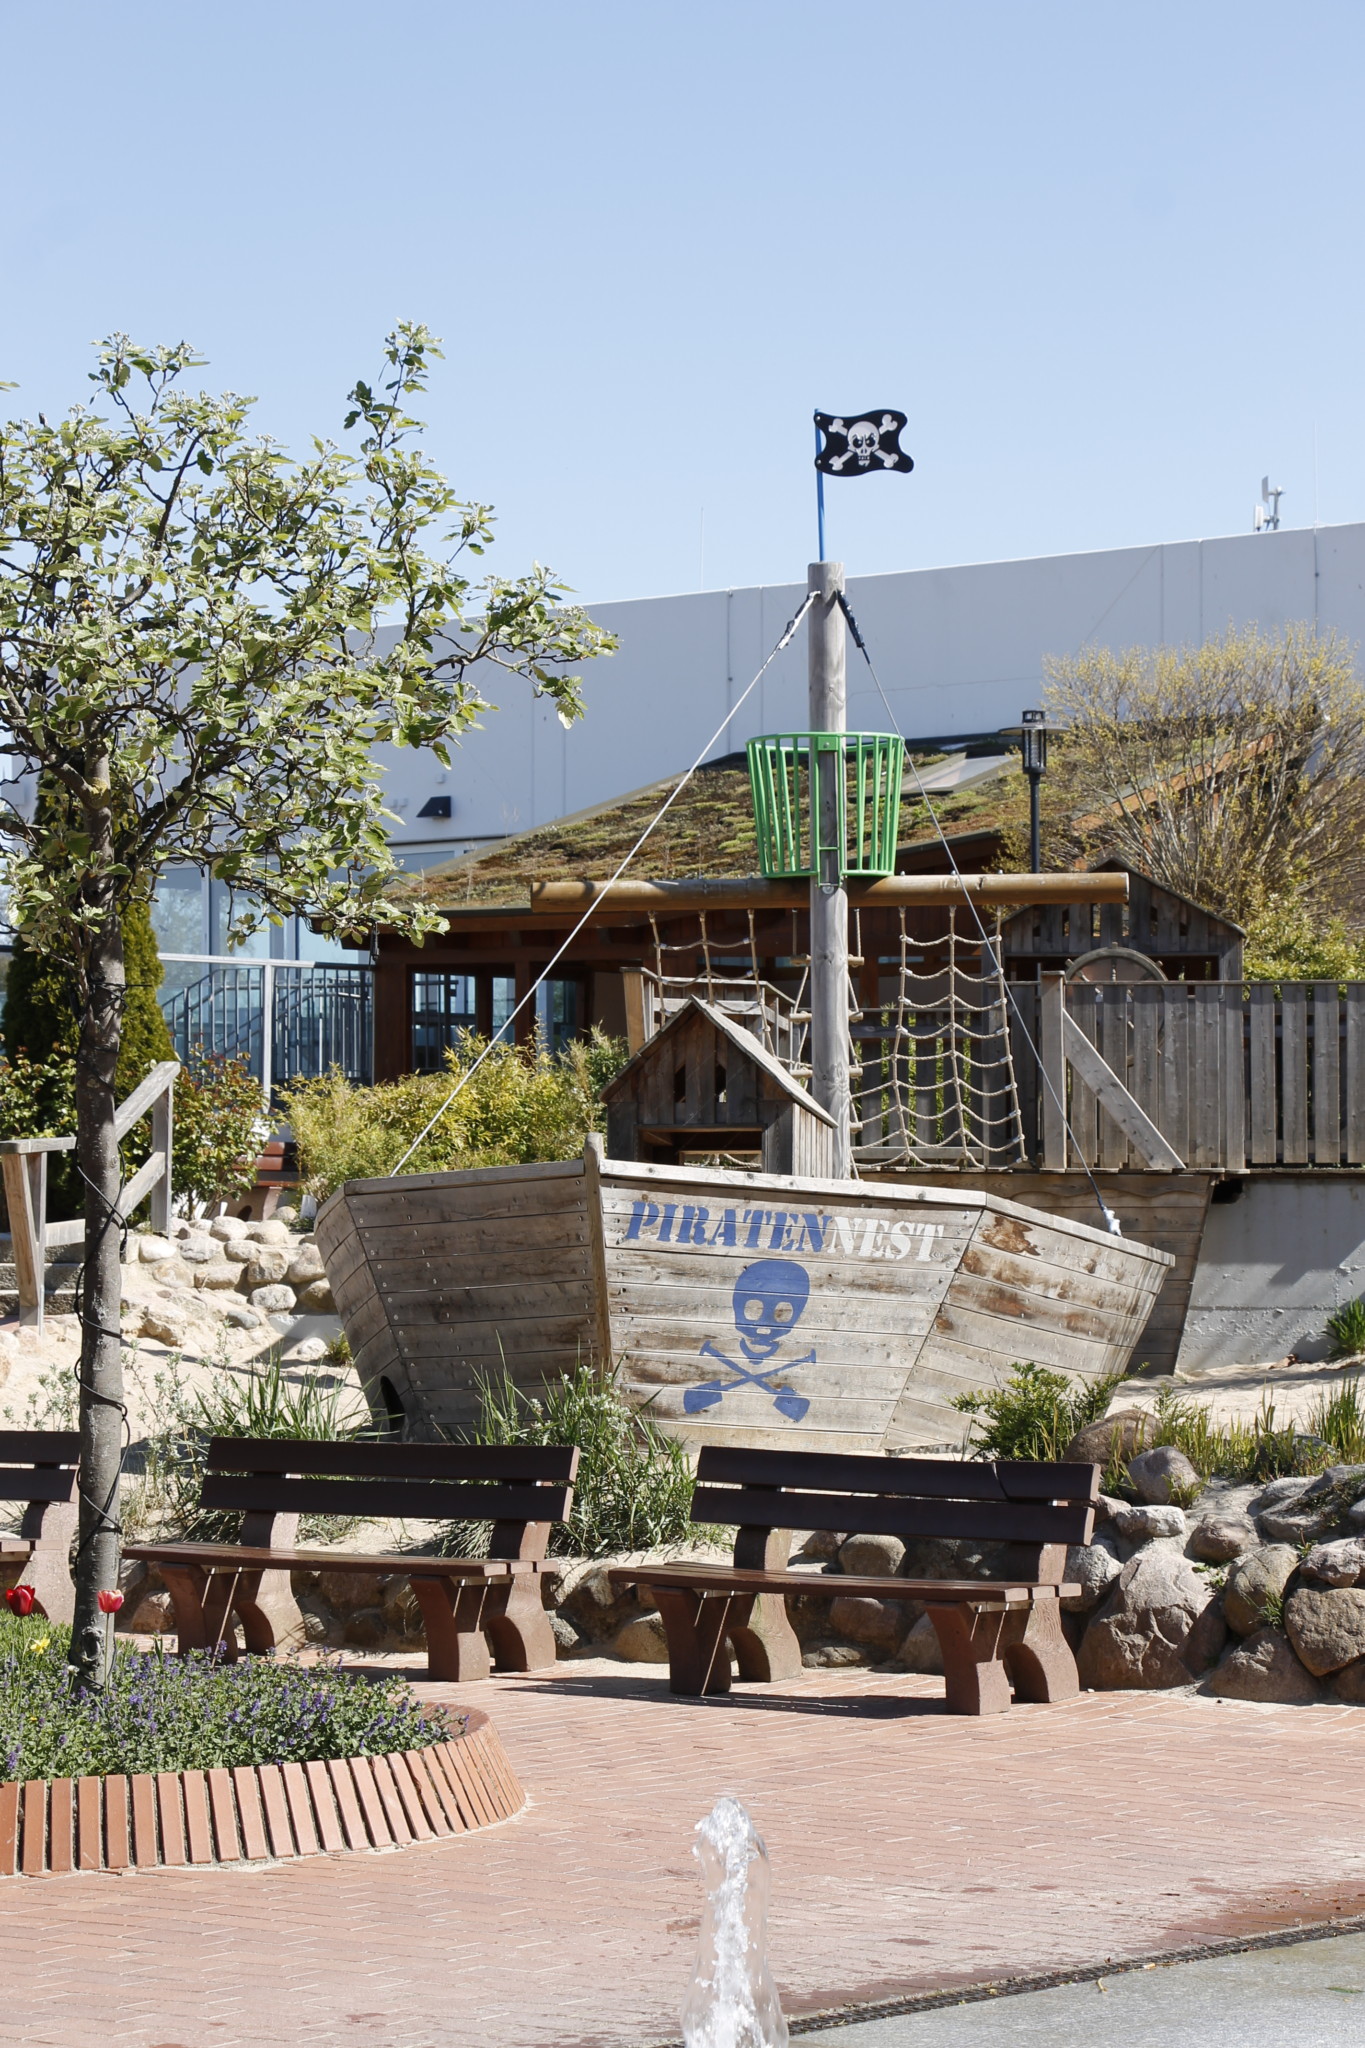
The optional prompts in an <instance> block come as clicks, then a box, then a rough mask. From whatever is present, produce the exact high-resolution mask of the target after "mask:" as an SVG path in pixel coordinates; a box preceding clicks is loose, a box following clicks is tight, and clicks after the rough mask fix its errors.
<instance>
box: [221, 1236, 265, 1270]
mask: <svg viewBox="0 0 1365 2048" xmlns="http://www.w3.org/2000/svg"><path fill="white" fill-rule="evenodd" d="M219 1250H220V1251H221V1253H222V1255H223V1257H224V1258H225V1259H226V1260H227V1261H228V1263H229V1264H230V1265H233V1266H249V1265H250V1264H251V1261H252V1260H253V1259H254V1258H255V1256H256V1254H257V1252H258V1251H259V1250H260V1246H259V1245H258V1244H253V1243H252V1242H251V1239H250V1238H249V1237H229V1238H228V1239H226V1240H225V1242H224V1243H223V1244H221V1245H220V1246H219Z"/></svg>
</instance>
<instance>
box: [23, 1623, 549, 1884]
mask: <svg viewBox="0 0 1365 2048" xmlns="http://www.w3.org/2000/svg"><path fill="white" fill-rule="evenodd" d="M69 1641H70V1631H69V1630H68V1629H66V1628H62V1627H58V1626H54V1625H53V1624H51V1623H48V1622H46V1621H44V1620H43V1619H42V1618H41V1617H40V1616H37V1615H28V1616H23V1617H20V1616H17V1615H10V1616H9V1617H7V1618H4V1619H0V1757H3V1761H4V1769H5V1780H6V1781H5V1782H0V1877H9V1876H15V1875H23V1876H30V1877H37V1876H42V1875H47V1874H57V1873H62V1872H70V1871H98V1870H126V1869H130V1868H132V1869H145V1868H148V1867H152V1866H156V1865H167V1864H169V1865H177V1864H178V1865H191V1866H192V1865H199V1866H212V1865H215V1864H223V1863H244V1862H245V1863H253V1862H264V1861H278V1860H280V1859H283V1858H291V1857H297V1856H317V1855H327V1854H336V1853H339V1852H342V1851H345V1850H361V1849H394V1848H406V1847H408V1846H409V1845H410V1844H412V1843H414V1842H421V1841H435V1840H437V1839H439V1838H441V1837H443V1836H451V1835H456V1834H463V1833H465V1832H467V1831H468V1830H470V1829H473V1828H481V1827H489V1826H491V1825H492V1824H493V1823H495V1822H496V1821H500V1820H507V1819H509V1818H510V1817H511V1816H512V1815H513V1814H514V1813H517V1812H518V1811H519V1810H520V1808H521V1807H522V1805H523V1804H524V1803H525V1794H524V1793H523V1791H522V1789H521V1786H520V1785H519V1784H518V1783H517V1780H516V1777H515V1775H514V1774H513V1772H512V1769H511V1766H510V1765H509V1764H508V1762H507V1759H506V1757H505V1755H504V1754H503V1750H502V1746H501V1744H500V1743H499V1741H498V1738H497V1735H496V1733H495V1732H494V1730H493V1727H492V1725H491V1723H490V1722H489V1720H488V1718H487V1716H486V1715H484V1714H458V1715H451V1714H449V1713H447V1712H446V1710H445V1709H444V1708H439V1707H438V1708H434V1709H433V1708H427V1709H424V1708H423V1707H422V1705H421V1703H420V1702H419V1701H418V1700H417V1698H416V1697H415V1695H414V1694H413V1693H412V1691H411V1689H410V1688H409V1687H408V1686H407V1685H406V1684H404V1683H403V1681H402V1680H401V1679H399V1678H398V1677H397V1676H395V1675H391V1674H385V1675H382V1676H380V1677H377V1678H371V1677H362V1676H356V1675H350V1676H348V1675H347V1674H345V1673H343V1672H341V1671H339V1670H338V1669H337V1668H336V1667H335V1665H333V1664H330V1663H326V1662H323V1663H317V1664H302V1663H300V1662H298V1661H297V1660H296V1659H293V1658H287V1659H279V1660H275V1659H268V1658H256V1657H252V1658H247V1659H244V1660H243V1661H241V1662H240V1663H236V1664H228V1663H224V1662H222V1661H221V1660H219V1659H217V1658H214V1657H210V1656H204V1655H195V1656H190V1657H186V1658H183V1659H182V1658H177V1657H169V1656H166V1655H165V1654H164V1653H163V1652H162V1651H161V1650H159V1649H156V1650H152V1651H139V1650H134V1649H132V1648H131V1647H129V1646H127V1645H124V1644H120V1645H119V1646H118V1647H117V1649H116V1652H115V1656H114V1663H113V1669H112V1672H111V1674H110V1681H109V1685H108V1687H107V1689H106V1691H105V1692H104V1693H102V1694H98V1695H96V1694H90V1693H82V1692H80V1691H78V1690H76V1689H75V1687H74V1686H73V1684H72V1681H71V1677H70V1674H69V1673H68V1671H67V1667H66V1656H67V1649H68V1646H69Z"/></svg>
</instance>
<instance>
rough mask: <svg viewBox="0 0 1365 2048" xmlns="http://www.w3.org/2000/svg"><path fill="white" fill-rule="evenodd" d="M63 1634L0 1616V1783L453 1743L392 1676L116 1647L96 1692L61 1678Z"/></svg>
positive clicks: (29, 1620) (433, 1714) (438, 1718)
mask: <svg viewBox="0 0 1365 2048" xmlns="http://www.w3.org/2000/svg"><path fill="white" fill-rule="evenodd" d="M69 1642H70V1630H69V1629H67V1628H65V1627H62V1626H59V1625H56V1624H53V1623H50V1622H47V1621H45V1620H43V1619H42V1617H41V1616H39V1615H29V1616H26V1617H23V1618H20V1617H19V1616H16V1615H8V1616H4V1617H0V1766H2V1767H3V1774H4V1776H5V1777H6V1778H23V1779H29V1778H57V1777H63V1778H74V1777H82V1776H99V1775H103V1774H105V1773H107V1772H110V1771H126V1772H147V1771H185V1770H201V1771H202V1770H211V1769H214V1768H218V1769H232V1768H233V1767H234V1766H238V1765H253V1764H285V1763H308V1762H316V1761H324V1762H325V1761H326V1760H327V1759H328V1758H331V1757H353V1756H387V1755H390V1754H392V1753H393V1752H395V1751H398V1750H416V1749H423V1748H425V1747H427V1746H428V1745H429V1744H432V1743H436V1742H440V1741H443V1740H445V1739H446V1738H447V1737H448V1736H449V1735H450V1734H451V1733H452V1732H454V1731H453V1730H452V1728H451V1726H450V1725H449V1721H448V1717H447V1715H446V1713H445V1711H444V1709H441V1708H437V1709H432V1710H424V1709H423V1708H422V1706H421V1705H420V1703H419V1702H418V1700H417V1699H416V1697H415V1696H414V1695H413V1693H412V1692H411V1690H410V1689H409V1687H408V1686H407V1685H406V1684H404V1683H403V1681H402V1680H401V1679H399V1678H398V1677H397V1676H396V1675H392V1674H385V1675H384V1676H382V1677H379V1678H373V1679H372V1678H368V1677H358V1676H347V1675H346V1674H345V1673H343V1672H341V1671H339V1670H338V1669H337V1668H336V1666H335V1665H334V1664H331V1663H327V1662H321V1663H314V1664H303V1663H300V1662H299V1661H297V1660H296V1659H294V1658H281V1659H274V1658H264V1657H247V1658H243V1659H241V1660H240V1661H239V1662H237V1663H234V1664H229V1663H225V1662H223V1661H221V1660H220V1659H217V1658H214V1657H211V1656H207V1655H203V1654H198V1655H191V1656H188V1657H183V1658H182V1657H171V1656H167V1655H166V1654H165V1652H164V1651H163V1650H162V1649H160V1648H159V1647H158V1648H156V1649H153V1650H135V1649H133V1648H131V1647H130V1646H129V1645H127V1644H124V1643H120V1644H119V1645H118V1646H117V1648H116V1651H115V1655H114V1662H113V1669H112V1671H111V1673H110V1677H109V1684H108V1687H107V1688H106V1690H105V1691H104V1692H103V1693H98V1694H96V1693H81V1692H78V1691H76V1690H75V1689H74V1688H73V1687H72V1684H71V1680H70V1677H69V1675H68V1672H67V1668H66V1659H67V1649H68V1645H69Z"/></svg>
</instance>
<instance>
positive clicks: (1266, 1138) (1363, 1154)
mask: <svg viewBox="0 0 1365 2048" xmlns="http://www.w3.org/2000/svg"><path fill="white" fill-rule="evenodd" d="M1012 994H1013V995H1014V997H1015V998H1016V1001H1017V1003H1018V1006H1019V1009H1020V1011H1021V1013H1022V1018H1021V1019H1020V1018H1016V1019H1014V1020H1013V1021H1012V1025H1011V1043H1012V1049H1013V1052H1014V1063H1015V1071H1016V1074H1017V1076H1018V1085H1019V1094H1020V1109H1021V1116H1022V1122H1023V1126H1024V1132H1025V1147H1026V1150H1027V1152H1028V1153H1029V1155H1030V1163H1032V1164H1036V1165H1041V1166H1044V1167H1051V1168H1064V1167H1066V1166H1069V1165H1075V1164H1077V1163H1079V1160H1084V1161H1085V1163H1086V1164H1087V1165H1089V1166H1095V1167H1110V1168H1118V1167H1125V1168H1129V1169H1133V1168H1137V1169H1145V1168H1149V1167H1158V1168H1161V1167H1163V1166H1164V1167H1165V1169H1166V1170H1171V1169H1172V1168H1174V1167H1177V1166H1186V1167H1195V1168H1212V1169H1215V1170H1219V1171H1223V1172H1230V1173H1236V1172H1242V1171H1245V1170H1246V1169H1247V1168H1248V1167H1271V1166H1280V1167H1345V1166H1365V982H1350V983H1348V984H1346V986H1345V988H1344V989H1342V988H1340V987H1339V986H1338V984H1337V983H1336V982H1330V981H1319V982H1285V983H1280V984H1278V985H1277V984H1274V983H1271V982H1237V981H1221V982H1182V981H1168V982H1141V983H1105V984H1100V985H1095V986H1091V985H1087V984H1084V983H1080V984H1077V983H1072V984H1070V985H1067V986H1065V987H1064V986H1063V984H1062V982H1061V978H1060V976H1045V977H1044V980H1043V984H1042V985H1041V986H1039V985H1037V984H1032V983H1020V984H1016V985H1015V986H1014V988H1013V989H1012ZM1063 1020H1065V1021H1063ZM1026 1031H1027V1033H1028V1034H1029V1035H1031V1036H1032V1037H1033V1039H1034V1041H1035V1043H1037V1044H1038V1046H1039V1047H1040V1049H1041V1051H1042V1055H1043V1063H1044V1065H1045V1067H1046V1069H1047V1072H1048V1073H1049V1074H1050V1075H1051V1077H1052V1081H1053V1086H1054V1087H1055V1088H1056V1089H1057V1090H1058V1092H1059V1093H1062V1094H1064V1096H1065V1099H1066V1102H1067V1116H1068V1120H1069V1122H1070V1126H1071V1133H1072V1140H1073V1141H1074V1143H1068V1141H1067V1136H1066V1132H1065V1129H1064V1127H1063V1124H1062V1119H1061V1117H1060V1114H1059V1113H1058V1111H1057V1109H1056V1106H1055V1103H1054V1101H1053V1099H1052V1097H1051V1094H1050V1091H1049V1090H1048V1089H1047V1088H1046V1087H1045V1086H1044V1085H1043V1084H1042V1082H1041V1080H1040V1077H1039V1074H1038V1069H1037V1063H1036V1062H1035V1060H1034V1058H1033V1056H1032V1053H1031V1052H1030V1050H1029V1047H1028V1044H1027V1040H1026V1036H1025V1032H1026ZM1088 1051H1089V1052H1090V1053H1092V1054H1097V1055H1098V1056H1099V1060H1100V1061H1102V1062H1103V1068H1107V1069H1108V1071H1109V1074H1110V1075H1112V1076H1113V1077H1114V1078H1115V1079H1116V1080H1117V1081H1118V1082H1119V1083H1120V1084H1121V1094H1119V1095H1115V1094H1114V1093H1113V1092H1112V1091H1110V1098H1111V1106H1109V1107H1106V1106H1105V1103H1104V1099H1103V1098H1104V1091H1105V1088H1106V1085H1107V1084H1106V1081H1105V1076H1104V1073H1103V1069H1101V1068H1100V1067H1098V1066H1097V1065H1096V1064H1095V1063H1094V1061H1093V1059H1090V1060H1088V1059H1087V1052H1088ZM1092 1083H1096V1084H1098V1085H1092ZM1123 1096H1126V1097H1127V1098H1128V1102H1129V1103H1131V1104H1132V1105H1135V1106H1136V1109H1137V1110H1138V1111H1139V1112H1140V1113H1141V1120H1142V1121H1141V1123H1139V1121H1138V1120H1137V1119H1135V1118H1134V1117H1133V1115H1132V1113H1131V1111H1130V1110H1129V1109H1128V1108H1127V1106H1126V1105H1125V1103H1124V1101H1123V1099H1122V1097H1123ZM1125 1123H1126V1124H1127V1126H1128V1127H1125ZM1144 1125H1148V1126H1150V1127H1151V1128H1152V1129H1153V1130H1154V1131H1155V1132H1156V1133H1159V1136H1160V1139H1161V1140H1162V1141H1164V1145H1165V1147H1166V1148H1168V1150H1169V1153H1170V1155H1171V1156H1170V1157H1169V1158H1156V1157H1153V1156H1151V1154H1152V1153H1153V1152H1154V1151H1159V1149H1160V1148H1159V1147H1158V1146H1156V1145H1154V1144H1153V1142H1152V1140H1151V1137H1150V1134H1149V1133H1147V1132H1145V1131H1144V1129H1143V1126H1144ZM1135 1132H1136V1133H1137V1136H1136V1137H1135V1135H1134V1133H1135Z"/></svg>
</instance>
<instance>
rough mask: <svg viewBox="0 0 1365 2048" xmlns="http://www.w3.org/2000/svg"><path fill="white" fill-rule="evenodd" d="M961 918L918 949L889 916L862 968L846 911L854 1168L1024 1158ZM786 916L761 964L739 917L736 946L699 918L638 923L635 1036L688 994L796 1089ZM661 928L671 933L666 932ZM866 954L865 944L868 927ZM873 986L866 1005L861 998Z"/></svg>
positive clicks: (974, 949)
mask: <svg viewBox="0 0 1365 2048" xmlns="http://www.w3.org/2000/svg"><path fill="white" fill-rule="evenodd" d="M885 915H886V913H885V912H879V913H878V919H877V922H878V925H880V926H881V929H882V932H883V934H884V931H885V927H884V925H883V924H882V919H884V917H885ZM960 917H961V913H960V912H959V911H958V910H957V909H952V910H950V911H949V913H948V928H947V930H946V932H944V933H942V934H941V935H939V936H938V937H936V938H929V939H921V938H917V937H915V936H913V935H912V933H911V931H910V928H909V925H910V921H909V918H908V916H907V913H906V911H905V910H904V909H902V910H900V911H899V913H898V935H897V939H896V941H895V942H894V943H895V950H894V951H893V952H892V953H890V954H880V955H879V956H878V957H877V959H876V960H875V962H872V961H869V960H868V959H867V958H866V957H865V955H864V921H863V914H862V912H861V911H859V910H855V911H854V912H853V929H852V931H851V932H850V935H849V936H850V941H851V944H850V962H849V964H850V970H851V972H850V977H849V989H848V1009H849V1029H850V1033H851V1042H852V1054H853V1057H852V1062H851V1065H852V1082H853V1113H854V1126H855V1145H854V1156H855V1159H857V1160H858V1161H860V1162H862V1163H864V1164H866V1165H869V1166H871V1165H879V1166H897V1165H908V1166H932V1165H951V1166H958V1167H962V1166H973V1167H987V1166H1010V1165H1015V1164H1018V1163H1021V1162H1023V1161H1024V1160H1025V1158H1026V1156H1027V1155H1026V1149H1025V1142H1024V1127H1023V1119H1022V1117H1021V1114H1020V1107H1019V1088H1018V1082H1017V1079H1016V1076H1015V1069H1014V1054H1013V1048H1012V1045H1011V1039H1010V1028H1009V1013H1008V1006H1007V999H1006V994H1005V989H1004V977H1003V971H1002V968H1001V961H1000V949H999V945H998V943H997V944H996V945H995V946H993V947H990V948H983V946H982V944H981V937H980V934H979V933H978V932H977V931H975V930H974V929H973V930H966V929H964V928H963V924H962V923H961V922H960ZM799 918H800V913H799V912H797V911H792V912H791V913H790V920H791V924H790V935H789V941H788V944H789V950H788V951H787V952H786V953H785V954H782V955H780V956H778V957H777V958H776V960H775V961H774V957H773V956H774V940H773V934H772V928H771V925H769V926H768V927H767V930H766V931H765V935H764V939H763V951H762V953H760V950H759V938H758V933H757V930H756V925H755V919H754V915H753V912H752V911H750V912H748V913H747V921H746V929H745V932H744V935H743V937H740V936H738V935H737V934H736V933H735V930H734V926H733V922H730V924H729V929H728V931H727V932H725V933H724V934H716V933H715V931H714V929H713V925H712V923H711V922H710V921H709V920H708V915H707V913H706V912H705V911H704V910H703V911H698V912H697V913H696V924H695V926H694V927H690V928H685V929H684V931H683V934H682V936H679V937H672V938H666V937H665V936H664V934H663V932H662V930H661V929H660V925H659V920H658V918H657V917H651V919H650V929H651V936H652V940H653V951H654V964H653V967H652V969H651V970H648V971H647V972H646V974H645V976H644V981H645V1016H644V1028H645V1036H646V1037H647V1038H649V1037H652V1036H653V1034H654V1032H655V1031H657V1030H658V1029H659V1027H660V1026H661V1025H662V1024H664V1023H665V1022H666V1021H667V1019H668V1018H669V1017H670V1016H671V1015H672V1014H673V1012H674V1011H675V1010H677V1009H679V1008H681V1006H682V1004H683V1003H684V1002H685V1001H686V1000H687V998H688V997H689V996H692V995H698V996H702V997H704V998H705V999H706V1001H707V1002H709V1003H711V1004H712V1005H714V1007H716V1008H717V1009H719V1010H721V1011H723V1012H724V1013H725V1014H726V1015H727V1016H730V1017H731V1018H733V1019H734V1021H735V1022H736V1023H737V1024H741V1025H743V1026H744V1028H745V1029H746V1030H747V1031H750V1032H752V1033H753V1035H754V1037H755V1038H756V1039H758V1041H759V1043H760V1044H761V1045H762V1046H763V1047H764V1048H765V1049H766V1050H767V1051H768V1052H770V1053H772V1054H773V1056H774V1057H775V1058H777V1059H779V1060H781V1062H782V1064H783V1065H784V1066H785V1067H786V1068H787V1069H788V1070H789V1072H791V1073H792V1074H794V1075H795V1076H796V1077H797V1078H798V1079H800V1080H805V1079H806V1078H807V1077H808V1075H809V1073H810V1060H809V1026H810V1010H809V1001H808V998H809V986H810V961H809V958H808V957H807V956H806V955H805V954H803V953H801V952H800V951H799V947H800V945H801V943H802V932H801V925H800V922H799ZM670 925H671V928H672V929H673V930H674V931H675V932H676V931H677V929H678V926H677V924H676V922H675V921H673V920H670ZM867 942H868V943H869V944H870V943H872V942H873V926H872V921H871V920H870V919H869V920H868V928H867ZM881 943H883V944H884V943H885V938H884V936H883V937H882V940H881ZM983 953H984V954H985V955H986V959H985V961H984V962H983ZM872 967H875V969H876V972H875V975H874V974H873V973H871V972H870V971H869V969H870V968H872ZM774 972H776V973H777V974H779V975H780V976H781V980H780V982H779V981H775V980H774V979H773V978H772V977H773V973H774ZM855 975H856V976H857V981H856V983H855V980H854V976H855ZM874 986H875V990H876V993H875V996H873V995H871V994H870V993H868V991H870V990H871V989H872V988H873V987H874ZM859 988H861V989H862V990H863V991H864V993H863V994H862V995H861V996H860V995H859V993H858V990H859Z"/></svg>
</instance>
